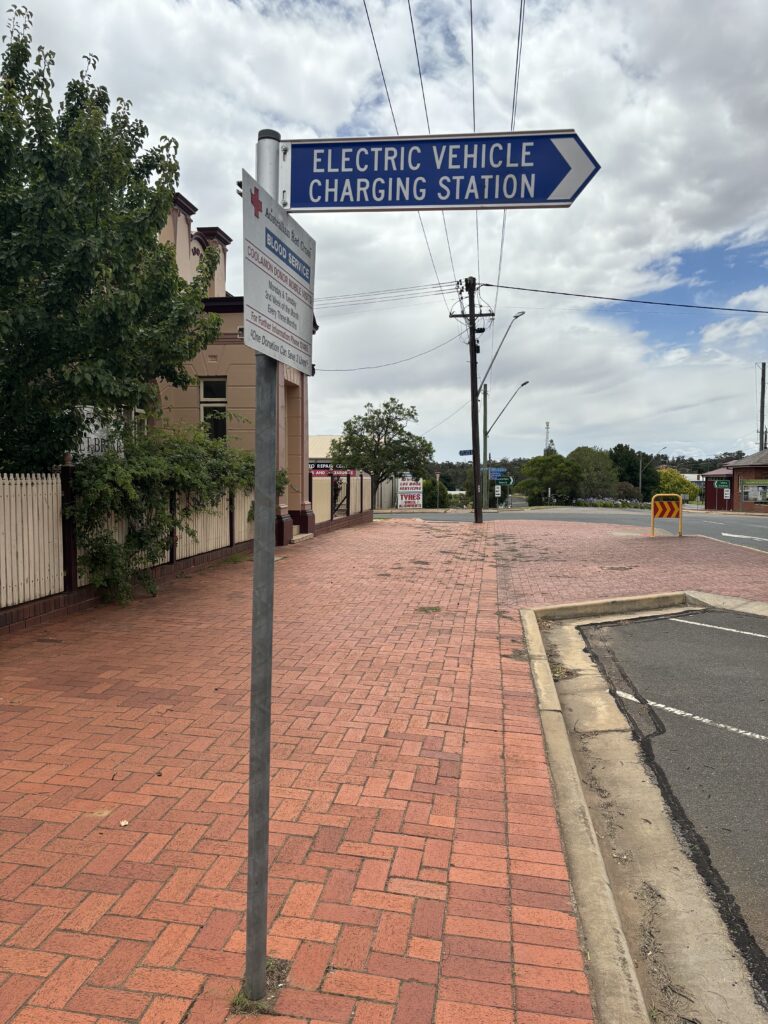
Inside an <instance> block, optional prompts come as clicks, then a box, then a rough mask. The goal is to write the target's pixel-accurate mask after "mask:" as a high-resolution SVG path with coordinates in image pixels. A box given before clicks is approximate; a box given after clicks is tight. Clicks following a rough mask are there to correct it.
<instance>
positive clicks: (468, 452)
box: [459, 448, 472, 455]
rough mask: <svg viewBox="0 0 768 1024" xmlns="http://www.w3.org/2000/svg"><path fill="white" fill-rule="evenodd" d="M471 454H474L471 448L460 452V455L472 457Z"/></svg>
mask: <svg viewBox="0 0 768 1024" xmlns="http://www.w3.org/2000/svg"><path fill="white" fill-rule="evenodd" d="M471 454H472V449H471V448H462V449H461V451H460V452H459V455H471Z"/></svg>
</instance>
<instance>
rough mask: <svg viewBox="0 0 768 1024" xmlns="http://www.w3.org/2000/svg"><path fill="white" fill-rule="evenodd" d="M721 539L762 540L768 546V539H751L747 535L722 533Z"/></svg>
mask: <svg viewBox="0 0 768 1024" xmlns="http://www.w3.org/2000/svg"><path fill="white" fill-rule="evenodd" d="M720 536H721V537H737V538H738V539H739V540H761V541H762V542H763V543H764V544H768V537H750V536H749V534H747V533H722V532H721V533H720Z"/></svg>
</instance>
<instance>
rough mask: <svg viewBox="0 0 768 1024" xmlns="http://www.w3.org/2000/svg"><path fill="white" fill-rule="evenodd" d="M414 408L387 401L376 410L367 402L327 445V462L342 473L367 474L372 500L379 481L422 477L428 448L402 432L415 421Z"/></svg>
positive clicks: (423, 440) (429, 455)
mask: <svg viewBox="0 0 768 1024" xmlns="http://www.w3.org/2000/svg"><path fill="white" fill-rule="evenodd" d="M417 420H418V416H417V414H416V409H415V407H414V406H407V405H403V404H402V402H399V401H398V400H397V399H396V398H388V399H387V401H386V402H384V403H383V404H382V405H380V406H374V405H373V404H372V403H371V402H368V403H367V404H366V406H365V411H364V412H363V413H362V414H361V415H358V416H353V417H352V419H349V420H347V421H346V422H345V424H344V426H343V428H342V433H341V436H340V437H338V438H336V439H334V440H333V441H332V442H331V445H330V449H329V453H328V454H329V458H330V459H331V460H332V461H333V462H334V463H335V464H336V465H337V466H342V467H344V468H346V469H363V470H365V471H366V473H370V475H371V481H372V484H373V493H374V496H375V494H376V492H377V491H378V489H379V485H380V484H381V483H382V481H383V480H387V479H388V478H389V477H391V476H400V475H401V474H402V473H406V472H408V473H412V474H413V476H415V477H417V478H418V477H423V476H426V475H427V473H428V472H429V466H430V460H431V459H432V457H433V455H434V448H433V447H432V444H431V443H430V442H429V441H427V439H426V438H424V437H419V435H418V434H413V433H411V431H409V430H407V429H406V424H407V423H409V422H411V421H414V422H415V421H417Z"/></svg>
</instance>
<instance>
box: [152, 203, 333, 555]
mask: <svg viewBox="0 0 768 1024" xmlns="http://www.w3.org/2000/svg"><path fill="white" fill-rule="evenodd" d="M195 213H197V207H196V206H193V204H192V203H191V202H190V201H189V200H188V199H186V198H185V197H184V196H183V195H181V193H179V192H177V193H176V195H175V197H174V201H173V208H172V209H171V212H170V214H169V216H168V220H167V222H166V225H165V227H164V228H163V230H162V231H161V233H160V241H161V242H169V243H170V244H171V245H172V246H173V247H174V248H175V250H176V263H177V266H178V268H179V274H180V275H181V277H183V278H184V280H186V281H191V280H192V278H193V277H194V275H195V271H196V270H197V265H198V263H199V261H200V257H201V255H202V253H203V251H204V250H205V249H208V248H209V247H213V248H215V249H216V250H218V253H219V265H218V267H217V270H216V274H215V276H214V279H213V281H212V282H211V286H210V289H209V293H208V298H207V299H206V301H205V308H206V310H207V311H208V312H211V313H218V314H219V316H220V317H221V320H222V324H221V331H220V333H219V336H218V338H217V339H216V341H215V342H214V344H212V345H209V346H208V347H207V348H206V349H204V350H203V351H202V352H200V353H198V355H196V356H195V358H194V359H193V360H192V361H191V362H190V363H189V364H188V367H189V369H190V371H191V372H192V373H193V374H194V375H195V377H196V378H197V383H196V384H193V385H192V386H191V387H190V388H188V389H187V390H186V391H183V390H182V389H180V388H175V387H172V386H171V385H169V384H164V385H162V386H161V396H160V397H161V401H162V404H163V409H164V412H165V415H166V416H167V418H168V420H169V421H170V422H171V423H194V424H196V423H206V424H208V428H209V429H210V431H211V433H212V434H213V435H214V436H215V437H226V438H227V440H228V441H229V443H230V444H232V445H233V446H234V447H236V448H242V449H244V450H246V451H253V448H254V436H253V430H254V427H253V411H254V404H255V396H256V360H255V354H254V352H253V351H252V350H251V349H250V348H248V347H247V346H246V345H245V344H244V343H243V298H242V296H241V295H230V294H229V293H228V292H227V290H226V276H227V254H228V248H229V246H230V244H231V243H232V239H231V238H230V237H229V235H228V234H226V232H224V231H222V230H221V228H218V227H200V228H198V227H195V226H194V225H193V223H192V218H193V216H194V214H195ZM307 399H308V378H307V377H306V376H305V375H304V374H302V373H299V372H298V370H294V369H293V367H289V366H285V365H284V364H283V363H278V408H277V466H278V469H285V470H287V472H288V477H289V483H288V487H287V488H286V490H285V493H284V494H283V496H282V498H281V499H280V505H279V506H278V514H277V523H276V535H277V542H278V544H289V543H290V541H291V538H292V536H293V534H294V533H311V532H312V529H313V526H314V516H313V513H312V503H311V500H310V496H309V466H308V459H309V430H308V410H307V404H308V403H307Z"/></svg>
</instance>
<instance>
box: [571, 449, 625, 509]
mask: <svg viewBox="0 0 768 1024" xmlns="http://www.w3.org/2000/svg"><path fill="white" fill-rule="evenodd" d="M568 459H569V460H570V461H571V462H573V463H574V464H575V465H577V466H578V467H579V468H580V469H581V479H580V481H579V487H578V493H577V497H579V498H615V497H616V495H617V492H618V486H619V474H618V473H617V472H616V466H615V465H614V463H613V461H612V459H611V457H610V455H609V454H608V452H607V451H605V450H604V449H602V448H588V447H587V446H586V445H583V446H581V447H580V448H574V449H573V451H572V452H570V454H569V455H568Z"/></svg>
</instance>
